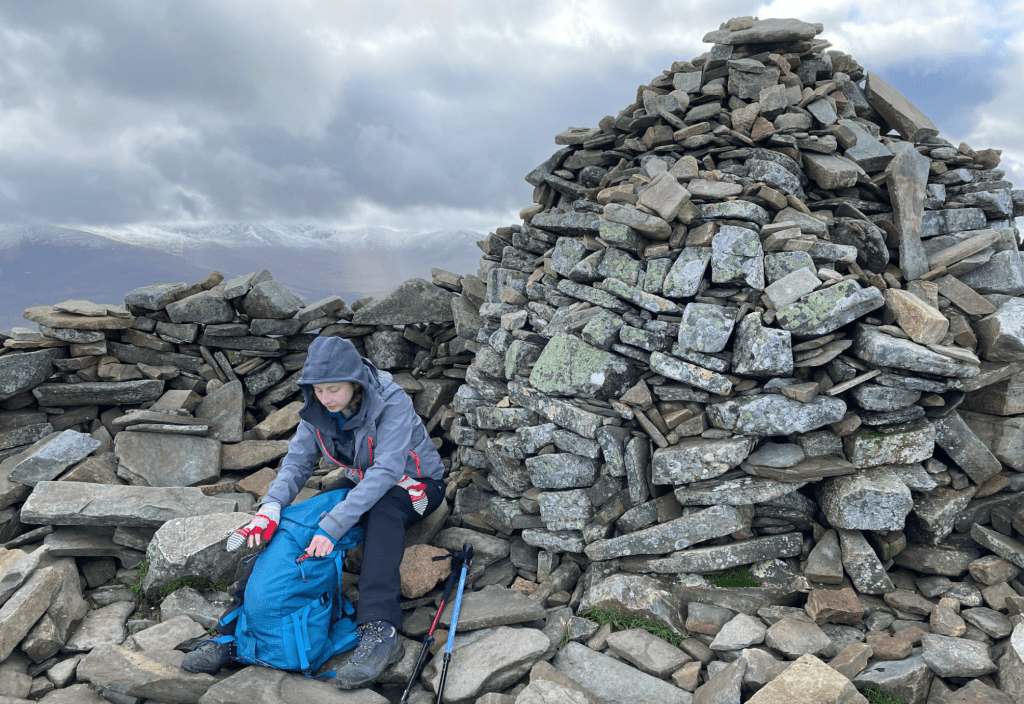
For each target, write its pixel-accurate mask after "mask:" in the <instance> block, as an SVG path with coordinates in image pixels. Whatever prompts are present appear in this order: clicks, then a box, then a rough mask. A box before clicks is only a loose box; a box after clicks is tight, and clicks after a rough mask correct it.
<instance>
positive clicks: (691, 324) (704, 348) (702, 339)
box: [679, 303, 736, 353]
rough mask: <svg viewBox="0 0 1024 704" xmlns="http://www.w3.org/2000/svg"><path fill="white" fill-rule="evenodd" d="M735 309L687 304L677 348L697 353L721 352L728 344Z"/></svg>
mask: <svg viewBox="0 0 1024 704" xmlns="http://www.w3.org/2000/svg"><path fill="white" fill-rule="evenodd" d="M735 322H736V309H734V308H726V307H724V306H716V305H712V304H709V303H687V304H686V308H684V309H683V320H682V322H681V323H680V325H679V346H680V347H683V348H685V349H688V350H695V351H697V352H707V353H714V352H721V351H722V350H724V349H725V347H726V345H727V344H728V343H729V337H730V335H732V329H733V325H734V324H735Z"/></svg>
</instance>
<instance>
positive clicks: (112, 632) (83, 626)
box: [61, 600, 135, 653]
mask: <svg viewBox="0 0 1024 704" xmlns="http://www.w3.org/2000/svg"><path fill="white" fill-rule="evenodd" d="M134 611H135V601H134V600H132V601H115V602H114V603H113V604H110V605H108V606H103V607H101V608H99V609H96V610H95V611H90V612H89V613H87V614H86V615H85V619H84V620H83V621H82V623H80V624H79V625H78V628H76V629H75V630H74V631H72V633H71V636H70V637H69V638H68V642H67V643H65V644H64V647H63V648H61V650H62V651H63V652H65V653H82V652H89V651H91V650H93V649H94V648H101V647H103V646H117V645H121V643H123V642H124V639H125V637H126V636H127V635H128V634H127V632H126V631H125V627H124V625H125V622H126V621H127V620H128V617H129V616H131V615H132V613H134Z"/></svg>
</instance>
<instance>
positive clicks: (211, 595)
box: [160, 587, 231, 628]
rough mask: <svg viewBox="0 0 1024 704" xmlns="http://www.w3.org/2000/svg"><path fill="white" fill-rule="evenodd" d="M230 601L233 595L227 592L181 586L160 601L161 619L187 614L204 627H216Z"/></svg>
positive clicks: (168, 619)
mask: <svg viewBox="0 0 1024 704" xmlns="http://www.w3.org/2000/svg"><path fill="white" fill-rule="evenodd" d="M230 603H231V597H230V595H229V594H227V592H208V593H205V594H204V593H200V592H198V591H196V590H195V589H193V588H192V587H181V588H180V589H176V590H175V591H173V592H171V593H170V594H168V595H167V597H166V598H165V599H164V600H163V601H162V602H160V620H161V621H170V620H171V619H175V618H179V617H181V616H187V617H188V618H190V619H192V620H193V621H195V622H196V623H198V624H199V625H200V626H202V627H203V628H215V627H216V625H217V621H219V620H220V617H221V616H223V615H224V612H225V611H226V610H227V607H228V605H229V604H230Z"/></svg>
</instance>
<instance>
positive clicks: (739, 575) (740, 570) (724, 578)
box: [705, 567, 761, 589]
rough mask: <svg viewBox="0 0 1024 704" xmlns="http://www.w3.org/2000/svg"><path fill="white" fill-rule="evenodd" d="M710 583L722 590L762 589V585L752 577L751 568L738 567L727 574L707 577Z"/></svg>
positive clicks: (726, 572)
mask: <svg viewBox="0 0 1024 704" xmlns="http://www.w3.org/2000/svg"><path fill="white" fill-rule="evenodd" d="M705 576H706V577H707V579H708V581H709V582H711V583H712V584H714V585H715V586H716V587H719V588H721V589H729V588H731V587H760V586H761V583H760V582H758V581H756V580H755V579H754V578H753V577H751V576H750V568H748V567H736V568H734V569H731V570H726V571H725V572H717V573H715V574H709V575H705Z"/></svg>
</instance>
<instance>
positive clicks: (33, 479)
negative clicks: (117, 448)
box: [7, 430, 102, 486]
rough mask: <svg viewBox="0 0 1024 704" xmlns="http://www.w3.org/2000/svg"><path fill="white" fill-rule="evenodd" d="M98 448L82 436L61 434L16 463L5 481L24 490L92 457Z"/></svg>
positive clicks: (64, 432) (92, 440) (96, 444)
mask: <svg viewBox="0 0 1024 704" xmlns="http://www.w3.org/2000/svg"><path fill="white" fill-rule="evenodd" d="M101 444H102V443H100V441H99V440H94V439H93V438H91V437H90V436H88V435H86V434H84V433H79V432H76V431H74V430H65V431H63V432H62V433H61V434H60V435H58V436H57V437H56V438H54V439H53V440H52V441H50V442H48V443H47V444H46V445H45V446H43V447H41V448H39V449H38V450H35V451H34V452H32V453H31V454H29V455H27V456H26V457H25V458H24V459H22V460H21V461H20V462H18V464H17V465H16V466H15V467H14V469H13V470H12V471H11V472H10V474H8V476H7V478H8V479H10V480H11V481H15V482H19V483H21V484H26V485H28V486H35V485H36V484H38V483H39V482H42V481H50V480H52V479H55V478H57V477H58V476H60V475H61V474H62V473H63V472H64V470H66V469H67V468H68V467H70V466H71V465H73V464H75V463H76V462H80V461H81V460H83V459H85V458H86V457H87V456H88V455H90V454H92V452H93V451H94V450H96V449H97V448H98V447H99V446H100V445H101Z"/></svg>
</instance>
